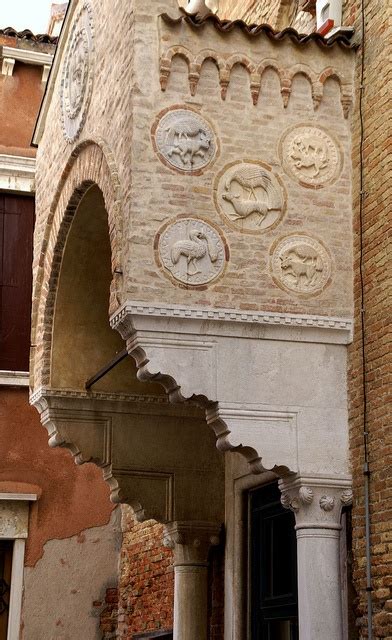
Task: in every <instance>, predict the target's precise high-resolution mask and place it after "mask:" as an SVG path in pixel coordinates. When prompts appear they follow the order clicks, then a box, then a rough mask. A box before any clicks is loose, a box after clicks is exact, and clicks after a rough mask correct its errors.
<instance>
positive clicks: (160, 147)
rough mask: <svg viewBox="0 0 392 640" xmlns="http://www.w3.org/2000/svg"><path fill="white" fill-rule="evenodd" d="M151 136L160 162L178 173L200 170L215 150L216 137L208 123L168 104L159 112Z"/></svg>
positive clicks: (210, 159)
mask: <svg viewBox="0 0 392 640" xmlns="http://www.w3.org/2000/svg"><path fill="white" fill-rule="evenodd" d="M151 136H152V142H153V146H154V149H155V151H156V153H157V155H158V157H159V159H160V160H161V162H163V164H165V165H166V166H168V167H170V168H171V169H175V170H176V171H179V172H181V173H185V174H193V175H195V174H196V175H197V174H200V173H202V171H203V170H204V169H205V168H206V167H207V166H208V165H209V164H210V163H211V162H212V161H213V160H214V159H215V156H216V153H217V147H218V144H217V138H216V135H215V133H214V131H213V129H212V126H211V125H210V124H209V123H208V122H207V121H206V120H205V119H204V118H203V117H202V116H201V115H200V114H199V113H197V112H196V111H194V110H193V109H190V108H188V107H181V108H173V107H172V108H170V109H165V110H164V111H163V112H161V113H160V114H159V115H158V117H157V119H156V120H155V122H154V125H153V127H152V131H151Z"/></svg>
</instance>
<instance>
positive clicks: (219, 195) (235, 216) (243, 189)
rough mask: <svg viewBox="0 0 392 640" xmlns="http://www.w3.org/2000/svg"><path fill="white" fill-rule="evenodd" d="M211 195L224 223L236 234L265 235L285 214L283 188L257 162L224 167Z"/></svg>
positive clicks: (272, 175)
mask: <svg viewBox="0 0 392 640" xmlns="http://www.w3.org/2000/svg"><path fill="white" fill-rule="evenodd" d="M214 194H215V204H216V206H217V208H218V211H219V212H220V213H221V215H222V216H223V218H224V219H225V221H226V222H227V221H228V222H231V223H232V226H234V227H235V228H236V229H240V231H245V232H250V233H255V232H256V233H257V232H260V231H265V230H266V229H269V228H270V227H272V226H275V225H276V224H277V223H278V222H280V220H281V219H282V217H283V214H284V211H285V196H284V191H283V187H282V186H281V184H280V182H279V181H278V179H277V178H276V177H275V176H274V174H273V173H272V172H271V171H270V170H269V169H267V168H266V167H265V166H264V165H262V164H260V163H258V162H236V163H234V164H231V165H229V166H228V167H225V168H224V169H223V171H222V172H221V173H220V175H219V176H218V177H217V180H216V183H215V192H214Z"/></svg>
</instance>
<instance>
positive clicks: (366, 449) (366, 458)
mask: <svg viewBox="0 0 392 640" xmlns="http://www.w3.org/2000/svg"><path fill="white" fill-rule="evenodd" d="M361 31H362V33H361V79H360V91H359V116H360V132H361V133H360V206H359V222H360V225H359V226H360V232H359V236H360V263H359V272H360V285H361V335H362V385H363V388H362V393H363V444H364V465H363V475H364V500H365V541H366V543H365V544H366V600H367V627H368V640H373V598H372V591H373V588H372V555H371V537H370V535H371V531H370V525H371V519H370V466H369V462H370V461H369V431H368V411H367V372H366V316H365V284H364V238H363V233H364V210H365V198H366V191H365V157H364V145H365V124H364V112H363V101H364V92H365V46H366V19H365V0H361Z"/></svg>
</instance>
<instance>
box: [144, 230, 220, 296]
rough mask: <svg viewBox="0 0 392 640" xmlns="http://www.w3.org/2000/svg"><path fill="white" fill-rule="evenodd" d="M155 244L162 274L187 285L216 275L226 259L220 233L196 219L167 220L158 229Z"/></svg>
mask: <svg viewBox="0 0 392 640" xmlns="http://www.w3.org/2000/svg"><path fill="white" fill-rule="evenodd" d="M156 246H157V259H158V263H159V264H160V266H162V267H163V269H164V272H165V273H166V275H170V276H171V277H172V278H174V280H175V281H177V282H181V283H182V284H185V285H187V286H191V287H192V286H199V285H206V284H208V283H210V282H212V281H213V280H215V279H216V278H218V277H219V276H220V275H221V274H222V273H223V270H224V268H225V264H226V261H227V251H226V247H227V244H226V242H225V240H224V238H223V236H222V234H221V233H220V232H219V231H218V230H217V229H216V228H214V227H213V226H211V225H210V224H208V223H207V222H205V221H204V220H201V219H200V218H180V219H176V220H174V221H173V222H170V223H169V224H168V225H166V226H165V227H164V228H163V229H161V231H160V232H158V235H157V240H156ZM172 278H171V279H172Z"/></svg>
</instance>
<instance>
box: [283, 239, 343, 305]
mask: <svg viewBox="0 0 392 640" xmlns="http://www.w3.org/2000/svg"><path fill="white" fill-rule="evenodd" d="M271 270H272V274H273V277H274V280H275V282H276V283H277V284H278V285H279V286H280V287H282V288H284V289H286V290H287V291H290V292H293V293H297V294H302V295H317V294H319V293H321V291H322V290H323V289H324V287H325V286H326V285H327V284H328V282H329V280H330V277H331V272H332V266H331V259H330V256H329V255H328V253H327V251H326V249H325V248H324V247H323V245H322V244H321V243H320V242H319V241H318V240H316V239H315V238H311V237H309V236H305V235H299V234H298V235H291V236H288V237H286V238H283V239H282V240H280V241H279V242H278V244H277V245H275V247H274V248H273V250H272V254H271Z"/></svg>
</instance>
